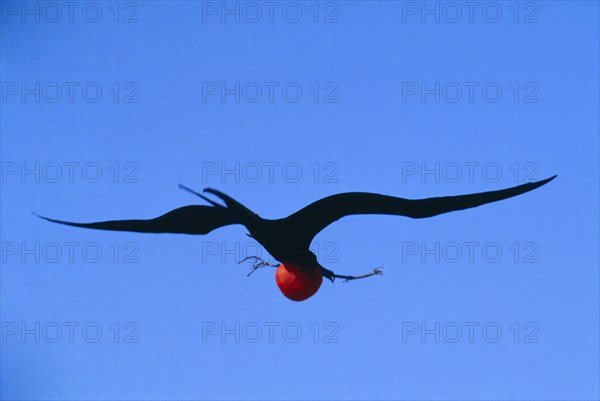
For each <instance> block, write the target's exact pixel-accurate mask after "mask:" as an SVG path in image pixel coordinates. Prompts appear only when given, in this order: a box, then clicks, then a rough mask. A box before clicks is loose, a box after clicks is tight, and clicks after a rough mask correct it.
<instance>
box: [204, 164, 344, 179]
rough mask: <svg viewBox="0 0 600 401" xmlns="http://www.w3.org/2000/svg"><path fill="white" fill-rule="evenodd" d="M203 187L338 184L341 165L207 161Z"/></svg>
mask: <svg viewBox="0 0 600 401" xmlns="http://www.w3.org/2000/svg"><path fill="white" fill-rule="evenodd" d="M201 168H202V174H201V177H202V183H203V184H206V183H216V182H218V183H221V184H225V183H228V182H229V183H233V182H234V183H236V184H237V183H248V184H256V183H270V184H272V183H286V184H296V183H299V182H303V183H309V182H310V183H314V184H338V183H339V182H340V180H339V175H338V174H339V171H340V166H339V164H337V163H335V162H332V161H323V162H318V161H315V162H309V163H299V162H295V161H248V162H232V161H220V162H218V161H207V162H202V167H201Z"/></svg>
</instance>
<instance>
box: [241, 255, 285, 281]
mask: <svg viewBox="0 0 600 401" xmlns="http://www.w3.org/2000/svg"><path fill="white" fill-rule="evenodd" d="M247 261H252V270H250V272H249V273H248V274H247V275H246V277H250V275H251V274H252V273H254V272H255V271H256V270H258V269H260V268H261V267H266V266H271V267H277V266H279V265H277V264H273V263H269V262H267V261H266V260H264V259H261V258H259V257H258V256H247V257H245V258H244V259H242V260H240V261H239V262H238V263H239V264H242V263H244V262H247Z"/></svg>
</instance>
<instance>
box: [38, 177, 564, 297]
mask: <svg viewBox="0 0 600 401" xmlns="http://www.w3.org/2000/svg"><path fill="white" fill-rule="evenodd" d="M555 177H556V176H553V177H550V178H547V179H545V180H541V181H537V182H531V183H527V184H522V185H518V186H515V187H511V188H505V189H501V190H496V191H489V192H480V193H475V194H468V195H458V196H443V197H436V198H426V199H404V198H398V197H394V196H388V195H381V194H376V193H368V192H347V193H340V194H336V195H331V196H328V197H326V198H323V199H320V200H318V201H316V202H313V203H311V204H310V205H308V206H306V207H304V208H303V209H301V210H299V211H297V212H295V213H293V214H291V215H289V216H287V217H284V218H281V219H274V220H270V219H264V218H262V217H260V216H259V215H258V214H256V213H254V212H252V211H251V210H250V209H248V208H247V207H245V206H244V205H242V204H241V203H240V202H238V201H236V200H234V199H233V198H231V197H230V196H228V195H226V194H224V193H222V192H220V191H217V190H216V189H211V188H206V189H205V190H204V192H205V193H208V194H212V195H214V196H216V197H218V198H219V199H220V200H221V201H222V202H223V203H224V205H223V204H221V203H218V202H216V201H214V200H211V199H209V198H208V197H206V196H205V195H203V194H200V193H198V192H195V191H193V190H192V189H190V188H188V187H186V186H183V185H180V188H182V189H184V190H186V191H188V192H191V193H193V194H195V195H197V196H199V197H201V198H202V199H204V200H205V201H206V202H208V203H209V204H210V206H208V205H190V206H183V207H180V208H178V209H175V210H172V211H170V212H168V213H166V214H164V215H162V216H159V217H156V218H154V219H148V220H110V221H101V222H95V223H74V222H70V221H64V220H56V219H52V218H48V217H44V216H39V217H41V218H43V219H45V220H48V221H51V222H53V223H60V224H66V225H69V226H74V227H83V228H95V229H99V230H114V231H134V232H143V233H179V234H208V233H209V232H211V231H213V230H215V229H217V228H219V227H224V226H227V225H231V224H241V225H243V226H244V227H245V228H246V229H247V230H248V231H249V234H248V235H249V236H250V237H252V238H254V239H255V240H256V241H257V242H259V243H260V244H261V245H262V246H263V247H264V248H265V249H266V250H267V252H268V253H269V254H271V256H273V258H274V259H275V260H277V261H278V262H279V263H280V264H279V265H277V264H275V265H271V264H270V263H268V262H265V261H263V260H262V259H259V258H257V257H254V258H253V259H254V261H255V264H254V269H256V268H258V267H262V266H276V267H277V272H276V275H275V277H276V281H277V284H278V286H279V288H280V289H281V291H282V292H283V294H284V295H285V296H286V297H288V298H290V299H292V300H295V301H301V300H304V299H307V298H309V297H311V296H312V295H314V294H315V293H316V292H317V291H318V289H319V288H320V286H321V283H322V280H323V277H326V278H327V279H329V280H331V281H332V282H333V281H334V280H335V279H336V278H341V279H345V280H355V279H358V278H364V277H369V276H372V275H378V274H381V270H379V269H374V270H373V271H371V272H370V273H367V274H363V275H360V276H348V275H341V274H336V273H334V272H333V271H331V270H328V269H326V268H324V267H323V266H321V265H320V264H319V262H318V260H317V257H316V255H315V254H314V253H313V252H311V251H310V250H309V247H310V244H311V242H312V240H313V238H314V237H315V236H316V235H317V234H318V233H319V232H320V231H321V230H323V229H324V228H325V227H327V226H328V225H330V224H332V223H333V222H335V221H337V220H339V219H341V218H342V217H346V216H351V215H358V214H384V215H396V216H406V217H410V218H413V219H421V218H425V217H432V216H437V215H439V214H443V213H448V212H452V211H457V210H464V209H469V208H473V207H477V206H481V205H484V204H486V203H491V202H496V201H499V200H503V199H507V198H511V197H513V196H517V195H521V194H524V193H526V192H529V191H532V190H534V189H536V188H539V187H541V186H542V185H544V184H547V183H548V182H550V181H552V180H553V179H554V178H555ZM253 271H254V270H253Z"/></svg>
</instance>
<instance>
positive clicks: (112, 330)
mask: <svg viewBox="0 0 600 401" xmlns="http://www.w3.org/2000/svg"><path fill="white" fill-rule="evenodd" d="M139 331H140V328H139V326H138V324H137V323H136V322H124V323H119V322H111V323H107V324H105V323H99V322H94V321H91V322H90V321H88V322H80V321H65V322H56V321H51V322H24V321H20V322H17V321H3V322H2V323H1V324H0V337H1V338H2V344H6V343H22V344H25V343H27V344H40V343H53V344H54V343H67V344H74V343H84V344H96V343H115V344H137V343H139V342H140V340H139V338H138V333H139Z"/></svg>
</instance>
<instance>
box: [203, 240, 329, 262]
mask: <svg viewBox="0 0 600 401" xmlns="http://www.w3.org/2000/svg"><path fill="white" fill-rule="evenodd" d="M200 249H201V254H202V263H214V262H219V263H241V262H242V261H243V260H245V259H248V258H254V257H256V258H259V259H262V260H264V261H266V262H268V263H270V264H274V263H275V262H276V260H275V259H273V257H272V256H271V255H270V254H269V253H268V252H267V251H265V250H264V248H263V247H262V246H261V245H260V244H259V243H258V242H256V241H247V242H215V241H204V242H202V245H201V247H200ZM309 250H310V251H311V252H312V253H314V254H315V256H316V257H317V259H318V260H319V261H320V262H321V263H339V259H338V258H337V255H338V253H339V250H340V246H339V245H338V243H337V242H332V241H327V242H317V241H315V242H313V243H311V244H310V248H309Z"/></svg>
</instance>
